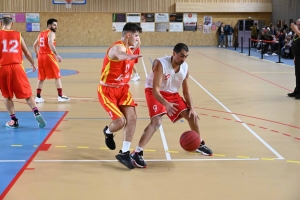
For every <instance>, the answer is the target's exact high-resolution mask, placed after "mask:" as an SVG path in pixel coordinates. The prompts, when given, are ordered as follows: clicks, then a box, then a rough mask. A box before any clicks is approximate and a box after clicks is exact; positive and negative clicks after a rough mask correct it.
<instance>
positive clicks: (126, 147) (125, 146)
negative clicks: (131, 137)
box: [122, 141, 131, 153]
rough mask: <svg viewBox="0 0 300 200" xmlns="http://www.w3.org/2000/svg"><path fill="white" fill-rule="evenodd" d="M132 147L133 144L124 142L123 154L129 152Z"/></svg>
mask: <svg viewBox="0 0 300 200" xmlns="http://www.w3.org/2000/svg"><path fill="white" fill-rule="evenodd" d="M130 145H131V142H127V141H123V147H122V152H123V153H124V152H127V151H129V148H130Z"/></svg>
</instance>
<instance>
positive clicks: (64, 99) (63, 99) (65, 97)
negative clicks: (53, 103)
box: [57, 95, 70, 102]
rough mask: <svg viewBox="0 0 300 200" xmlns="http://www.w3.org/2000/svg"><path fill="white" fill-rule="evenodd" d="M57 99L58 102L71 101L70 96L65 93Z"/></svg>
mask: <svg viewBox="0 0 300 200" xmlns="http://www.w3.org/2000/svg"><path fill="white" fill-rule="evenodd" d="M57 101H58V102H66V101H70V98H69V97H67V96H65V95H63V96H58V97H57Z"/></svg>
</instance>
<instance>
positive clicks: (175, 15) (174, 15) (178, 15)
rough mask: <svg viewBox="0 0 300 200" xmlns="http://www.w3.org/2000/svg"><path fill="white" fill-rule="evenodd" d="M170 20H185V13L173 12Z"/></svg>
mask: <svg viewBox="0 0 300 200" xmlns="http://www.w3.org/2000/svg"><path fill="white" fill-rule="evenodd" d="M170 22H183V13H171V14H170Z"/></svg>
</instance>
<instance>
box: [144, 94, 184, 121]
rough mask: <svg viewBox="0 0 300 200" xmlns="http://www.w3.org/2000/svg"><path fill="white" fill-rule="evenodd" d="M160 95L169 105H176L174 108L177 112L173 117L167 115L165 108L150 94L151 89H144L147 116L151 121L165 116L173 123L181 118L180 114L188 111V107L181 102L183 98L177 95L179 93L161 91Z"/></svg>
mask: <svg viewBox="0 0 300 200" xmlns="http://www.w3.org/2000/svg"><path fill="white" fill-rule="evenodd" d="M160 94H161V95H162V96H163V98H165V99H166V100H167V101H168V102H170V103H176V104H178V105H177V106H175V107H176V108H177V112H176V113H175V114H174V115H173V116H169V115H168V114H167V110H166V107H165V106H163V105H162V104H161V103H159V101H157V100H156V98H155V97H154V96H153V94H152V88H146V89H145V95H146V101H147V105H148V111H149V116H150V118H151V119H152V118H153V117H155V116H158V115H163V114H167V116H168V117H169V118H170V120H171V121H172V122H173V123H175V122H176V121H177V120H179V119H180V118H182V117H181V115H180V113H181V112H182V111H184V110H187V109H188V105H187V104H186V102H185V101H184V100H183V98H182V97H181V96H180V95H179V93H170V92H163V91H161V92H160Z"/></svg>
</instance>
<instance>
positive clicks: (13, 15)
mask: <svg viewBox="0 0 300 200" xmlns="http://www.w3.org/2000/svg"><path fill="white" fill-rule="evenodd" d="M5 16H6V17H11V18H12V21H13V22H16V14H15V13H0V22H2V17H5Z"/></svg>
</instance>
